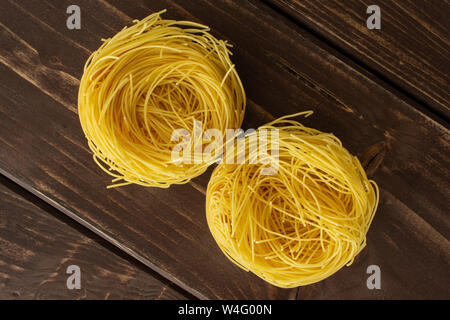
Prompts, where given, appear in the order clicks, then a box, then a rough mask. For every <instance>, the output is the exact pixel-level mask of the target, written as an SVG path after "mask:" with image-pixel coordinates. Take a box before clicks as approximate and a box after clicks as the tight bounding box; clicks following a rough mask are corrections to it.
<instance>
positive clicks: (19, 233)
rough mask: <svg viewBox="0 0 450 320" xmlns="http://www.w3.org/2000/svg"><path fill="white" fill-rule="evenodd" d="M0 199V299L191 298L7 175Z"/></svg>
mask: <svg viewBox="0 0 450 320" xmlns="http://www.w3.org/2000/svg"><path fill="white" fill-rule="evenodd" d="M0 197H1V199H2V206H1V208H0V248H1V250H0V299H164V300H165V299H186V298H187V296H185V295H183V294H182V293H179V292H178V291H176V290H175V289H174V288H172V285H171V284H170V282H168V281H167V280H166V279H161V277H160V276H158V275H155V274H154V273H150V272H149V270H148V268H145V267H144V266H142V265H140V264H139V263H137V262H131V261H130V258H129V257H128V256H126V255H124V254H123V253H122V252H121V251H120V250H118V249H116V248H114V247H112V246H111V244H109V243H107V242H106V241H105V240H103V239H101V238H100V237H98V236H95V235H93V234H92V232H90V231H88V232H86V231H85V230H80V226H79V225H78V224H77V223H75V222H74V221H71V219H69V218H67V217H65V216H64V214H63V213H61V212H59V211H57V210H56V209H55V208H53V207H51V206H49V205H48V204H46V203H45V202H43V201H42V200H40V199H39V198H36V197H35V196H33V195H30V194H29V193H28V192H26V191H24V190H21V188H20V187H18V186H17V185H16V184H14V183H12V182H11V181H7V179H6V178H4V177H0ZM61 216H62V217H61ZM81 229H83V228H81ZM70 265H77V266H79V267H80V272H81V278H80V279H81V281H80V284H81V288H80V289H72V290H69V289H68V288H67V286H66V281H67V278H68V277H69V274H67V273H66V271H67V268H68V267H69V266H70Z"/></svg>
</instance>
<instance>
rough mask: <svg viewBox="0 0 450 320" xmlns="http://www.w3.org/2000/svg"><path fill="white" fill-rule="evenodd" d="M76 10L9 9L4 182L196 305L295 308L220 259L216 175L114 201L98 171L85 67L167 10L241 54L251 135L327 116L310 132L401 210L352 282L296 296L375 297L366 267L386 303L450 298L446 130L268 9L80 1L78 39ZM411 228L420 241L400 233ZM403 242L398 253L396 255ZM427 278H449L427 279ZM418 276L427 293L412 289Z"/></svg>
mask: <svg viewBox="0 0 450 320" xmlns="http://www.w3.org/2000/svg"><path fill="white" fill-rule="evenodd" d="M69 4H71V3H70V1H48V2H40V3H39V4H38V3H36V2H34V1H23V2H20V3H19V4H17V3H15V2H12V1H11V2H9V1H8V2H2V4H1V6H2V10H0V33H1V34H0V41H1V46H0V77H1V79H2V81H1V84H0V120H1V121H0V170H1V171H2V172H3V173H4V174H6V175H8V176H9V177H10V178H11V179H14V180H15V181H16V182H17V183H19V184H21V185H22V186H24V187H25V188H27V190H30V191H31V192H33V193H35V194H37V195H38V196H40V197H41V198H43V199H45V201H47V202H49V203H50V204H52V205H53V206H55V207H56V208H58V209H59V210H61V211H63V212H64V213H66V214H67V215H69V216H70V217H72V218H73V219H75V220H76V221H78V222H79V223H81V224H83V225H85V226H86V227H88V228H90V229H91V230H93V231H94V232H96V233H97V234H99V235H101V236H102V237H104V238H105V239H107V240H108V241H110V242H112V243H113V244H114V245H116V246H117V247H119V248H120V249H122V250H124V251H125V252H127V253H128V254H130V255H132V256H134V257H135V258H137V259H138V260H140V261H141V262H143V263H144V264H146V265H147V266H149V267H151V268H152V269H153V270H155V271H157V272H158V273H160V274H161V275H163V276H164V277H167V278H168V279H169V280H171V281H174V282H175V283H177V284H178V285H180V286H181V287H183V288H184V289H186V290H188V291H189V292H191V293H192V294H194V295H196V296H197V297H200V298H231V299H233V298H252V299H261V298H266V299H267V298H269V299H271V298H278V299H285V298H293V297H295V296H296V295H297V290H295V289H294V290H282V289H278V288H275V287H273V286H271V285H268V284H266V283H264V282H263V281H262V280H260V279H258V278H257V277H255V276H253V275H251V274H248V273H245V272H243V271H241V270H240V269H238V268H237V267H235V266H234V265H232V264H231V263H230V262H229V261H227V260H226V258H225V257H224V256H223V255H222V254H221V252H220V251H219V249H218V248H217V246H216V245H215V243H214V241H213V239H212V238H211V236H210V234H209V231H208V228H207V226H206V219H205V216H204V191H205V187H206V182H207V178H208V174H205V175H204V176H202V177H200V178H199V179H196V180H195V181H194V182H192V183H191V184H187V185H182V186H173V187H171V188H170V189H168V190H160V189H154V188H142V187H138V186H128V187H125V188H119V189H114V190H106V189H105V186H106V185H107V184H108V182H109V177H107V176H105V174H103V172H102V171H101V170H99V169H98V168H97V167H96V165H95V164H94V162H93V161H92V159H91V155H90V152H89V150H88V148H87V145H86V141H85V139H84V137H83V134H82V132H81V128H80V125H79V122H78V118H77V115H76V97H77V89H78V79H79V78H80V77H81V74H82V67H83V64H84V62H85V60H86V59H87V57H88V55H89V53H90V52H91V51H92V50H95V49H96V48H97V47H98V46H99V45H100V39H101V38H105V37H109V36H111V35H113V34H114V33H115V32H117V31H119V30H120V29H121V28H122V27H123V25H125V24H128V23H130V21H131V20H132V19H135V18H138V19H139V18H143V17H144V16H146V15H148V14H150V13H152V12H154V11H156V10H160V9H163V8H167V9H168V13H167V14H166V16H167V17H168V18H172V19H184V20H194V21H199V22H201V23H204V24H207V25H209V26H211V27H212V30H213V33H214V34H215V35H217V36H218V37H220V38H225V39H227V40H229V41H230V42H231V43H233V44H234V48H233V53H234V55H233V62H234V63H235V64H236V67H237V70H238V72H239V74H240V76H241V78H242V80H243V83H244V86H245V89H246V92H247V94H248V97H249V100H248V102H249V108H248V111H247V113H246V117H245V122H244V129H247V128H250V127H255V126H257V125H260V124H263V123H265V122H267V121H268V120H270V119H273V118H274V117H278V116H282V115H285V114H289V113H294V112H298V111H301V110H307V109H311V110H314V112H315V115H314V116H312V117H310V118H308V119H306V120H304V121H303V122H304V123H305V124H306V125H309V126H313V127H316V128H317V129H320V130H323V131H327V132H334V133H335V134H336V135H337V136H338V137H340V138H341V139H342V141H343V143H344V145H345V146H346V147H347V148H348V149H349V150H350V151H351V152H352V153H354V154H357V155H359V156H360V157H361V158H362V160H363V161H364V163H365V164H366V167H367V168H368V169H370V173H371V174H373V177H374V178H375V180H376V181H377V182H378V183H379V185H380V186H381V188H382V194H381V197H382V199H383V201H387V200H386V199H390V201H391V202H392V203H395V205H394V206H393V205H384V204H383V205H382V206H381V207H380V210H379V212H378V213H377V216H376V218H375V222H374V226H375V227H374V230H371V231H370V232H369V246H368V248H367V249H365V250H364V251H363V253H362V254H361V257H360V258H358V260H357V262H356V263H355V264H354V265H353V266H351V267H349V268H346V269H344V270H343V271H342V272H345V276H341V274H344V273H342V272H341V273H339V274H336V275H335V276H333V277H330V278H329V279H326V280H325V281H323V282H322V283H321V284H318V285H317V286H308V287H303V288H301V289H300V290H298V295H297V296H298V297H299V298H311V299H315V298H339V297H341V296H345V295H346V293H345V291H346V290H347V289H346V288H345V286H344V285H343V283H345V282H343V281H342V279H343V278H341V277H345V281H348V283H353V284H354V287H355V288H356V287H357V286H359V287H358V288H356V289H354V290H353V289H351V288H350V289H349V291H348V294H347V295H348V296H353V297H355V298H358V297H367V298H370V297H372V296H371V295H373V294H374V293H373V292H367V291H364V290H367V288H365V287H364V285H365V281H366V278H367V275H366V274H364V273H363V272H359V271H358V270H363V269H365V268H366V267H367V265H368V264H378V265H380V266H381V268H382V272H383V277H385V278H384V279H386V280H387V282H388V283H390V284H389V285H388V284H387V283H386V287H385V288H386V290H387V291H381V292H377V293H375V296H373V297H375V298H388V297H403V296H405V293H404V292H405V290H406V291H407V292H410V293H411V294H409V293H407V294H409V297H416V298H418V297H420V295H419V294H417V292H415V291H414V290H415V289H414V285H416V284H417V283H421V285H422V290H423V292H424V294H427V295H434V296H442V295H447V297H448V296H449V294H448V292H446V291H445V289H443V287H437V288H435V286H434V285H433V284H434V283H439V282H441V283H444V282H443V280H445V279H441V277H443V276H447V278H448V276H449V271H448V270H449V256H450V252H449V250H448V239H449V235H450V232H449V230H450V224H449V220H448V212H447V211H448V210H447V207H448V202H449V200H450V196H449V193H448V190H449V189H450V183H449V181H450V173H449V171H448V168H449V158H448V154H449V151H450V150H449V149H450V148H449V145H450V144H449V140H450V138H449V133H448V130H447V129H446V128H444V127H443V126H442V125H440V124H439V123H438V122H436V121H434V120H432V119H430V118H429V117H427V116H426V115H425V114H423V113H421V112H420V111H418V109H417V108H416V107H415V106H412V105H411V104H409V103H407V102H406V101H405V100H403V99H401V98H399V97H398V96H396V95H395V94H394V93H395V90H391V88H389V87H386V86H385V85H384V84H382V83H380V81H378V80H377V79H376V77H374V76H373V75H371V74H369V73H367V72H366V71H365V70H363V69H362V68H360V67H359V66H357V65H355V64H353V63H352V62H351V61H348V60H347V59H345V57H342V56H340V55H339V54H338V53H336V52H335V50H333V49H332V48H330V47H329V46H327V45H326V44H325V43H322V42H321V41H318V40H317V39H315V38H314V37H312V36H311V35H310V34H308V33H307V32H305V31H304V30H303V29H301V28H299V27H298V26H297V25H296V24H294V23H292V22H291V21H289V20H288V19H285V18H283V17H282V16H279V15H277V13H276V12H275V11H273V10H272V9H271V8H269V7H267V6H266V5H264V4H262V3H261V2H259V1H245V2H233V1H181V0H179V1H123V0H120V1H119V0H117V1H114V0H111V1H109V2H105V1H99V2H93V1H79V3H78V4H79V5H80V7H81V8H82V16H83V18H82V19H83V20H82V29H81V30H77V31H70V30H67V29H66V28H65V18H66V15H65V9H66V8H67V6H68V5H69ZM55 12H58V13H61V14H55ZM30 30H33V32H30ZM24 93H26V94H24ZM383 203H384V202H383ZM392 217H395V218H397V219H399V220H398V222H397V224H396V225H397V226H399V227H397V228H389V227H390V226H391V221H392ZM416 222H420V223H416ZM377 226H378V227H377ZM404 226H407V227H408V228H409V229H407V230H408V232H409V234H411V235H413V236H412V237H413V238H414V241H412V240H411V239H410V238H409V237H407V236H405V235H404V234H401V233H400V232H401V231H402V228H403V227H404ZM390 232H392V233H393V234H390ZM386 234H387V235H388V236H390V238H388V237H387V236H386ZM391 239H395V241H398V243H395V244H396V245H395V246H393V245H391V242H390V241H391ZM417 243H420V244H423V245H422V246H418V245H417ZM428 248H433V250H431V251H430V252H432V256H433V257H434V258H435V259H427V260H424V261H423V263H422V264H421V265H420V266H419V267H417V268H411V261H412V260H413V259H415V258H416V257H418V256H419V257H420V256H421V255H422V254H427V253H428V252H427V250H428ZM416 250H417V251H416ZM424 251H425V252H424ZM374 252H375V253H376V254H374ZM403 252H406V253H405V254H403ZM414 252H417V253H414ZM392 257H395V258H396V260H392ZM436 257H438V258H436ZM389 259H390V260H389ZM393 261H395V264H394V263H393ZM391 262H392V264H391ZM358 266H359V268H360V269H358ZM384 266H387V267H384ZM423 268H429V269H430V270H438V269H439V270H441V271H440V272H435V273H434V274H431V275H424V274H423V273H421V272H420V271H421V270H423ZM411 274H413V275H414V276H415V278H416V282H409V280H408V279H409V277H410V276H411ZM430 277H431V278H432V279H433V281H429V278H430ZM356 284H357V285H356ZM320 286H324V288H325V289H326V290H320ZM318 288H319V289H318ZM328 288H329V289H328Z"/></svg>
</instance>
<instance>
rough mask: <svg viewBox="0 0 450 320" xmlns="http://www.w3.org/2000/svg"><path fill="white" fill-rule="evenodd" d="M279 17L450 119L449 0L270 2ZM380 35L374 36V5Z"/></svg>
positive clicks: (293, 0) (377, 31)
mask: <svg viewBox="0 0 450 320" xmlns="http://www.w3.org/2000/svg"><path fill="white" fill-rule="evenodd" d="M268 2H269V3H271V4H272V5H273V6H274V7H276V8H277V9H278V10H279V11H281V12H283V13H285V14H287V15H289V16H291V17H293V18H294V19H296V20H297V21H299V22H300V23H301V24H302V25H305V26H306V27H307V28H310V29H311V30H313V32H316V33H317V34H318V35H320V36H321V37H323V38H324V39H326V40H327V41H329V42H330V43H332V44H333V45H335V46H336V47H338V48H340V49H341V50H343V51H344V52H345V53H347V54H349V55H351V56H352V57H354V58H356V59H357V60H359V61H360V62H361V63H362V64H364V65H365V66H367V67H369V68H370V69H371V70H374V71H375V72H377V73H378V74H379V75H381V76H382V77H385V78H387V79H389V80H390V81H392V82H393V83H394V84H395V85H397V86H398V87H400V88H402V89H403V90H404V91H406V92H407V93H408V94H409V95H411V96H412V97H415V98H417V99H419V100H420V101H423V102H424V103H425V104H427V105H428V106H429V107H431V108H432V109H433V110H435V111H436V112H438V113H439V114H441V115H442V116H445V117H446V118H447V120H448V119H449V117H450V106H449V100H450V60H449V57H450V33H449V30H450V20H449V19H448V17H449V14H450V3H449V2H448V1H447V0H402V1H395V0H379V1H375V2H370V1H369V2H367V1H363V0H346V1H339V0H319V1H317V0H268ZM372 4H376V5H378V6H379V7H380V10H381V29H380V30H369V29H368V28H367V27H366V20H367V18H368V17H369V14H367V13H366V10H367V7H368V6H369V5H372Z"/></svg>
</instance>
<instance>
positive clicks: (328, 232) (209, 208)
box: [206, 113, 378, 288]
mask: <svg viewBox="0 0 450 320" xmlns="http://www.w3.org/2000/svg"><path fill="white" fill-rule="evenodd" d="M303 114H305V113H303ZM289 117H290V116H287V117H283V118H280V119H278V120H275V121H273V122H271V123H269V124H267V125H264V126H262V127H260V128H259V129H258V130H257V131H256V133H254V134H258V132H260V131H261V130H262V129H265V130H273V129H278V135H279V152H278V157H277V158H278V159H274V158H275V153H272V152H271V150H269V152H268V154H269V157H271V158H272V161H277V162H278V170H277V171H276V173H274V174H262V172H261V171H262V170H263V169H264V168H265V167H267V164H266V165H262V164H249V163H248V161H246V162H245V163H242V164H220V165H218V166H217V167H216V168H215V170H214V172H213V174H212V177H211V180H210V182H209V184H208V190H207V199H206V214H207V221H208V225H209V228H210V230H211V233H212V235H213V237H214V239H215V240H216V242H217V244H218V245H219V247H220V249H221V250H222V251H223V253H224V254H225V255H226V256H227V257H228V258H229V259H230V260H231V261H232V262H234V263H235V264H237V265H238V266H239V267H241V268H242V269H244V270H246V271H251V272H253V273H254V274H256V275H257V276H259V277H261V278H262V279H264V280H266V281H267V282H270V283H272V284H273V285H276V286H278V287H282V288H292V287H297V286H303V285H308V284H311V283H315V282H318V281H320V280H322V279H324V278H327V277H329V276H330V275H332V274H333V273H335V272H336V271H338V270H339V269H340V268H342V267H343V266H344V265H350V264H351V263H352V262H353V260H354V258H355V256H356V255H357V254H358V253H359V252H360V251H361V250H362V249H363V248H364V246H365V244H366V233H367V231H368V229H369V226H370V224H371V222H372V219H373V217H374V214H375V211H376V208H377V205H378V187H377V185H376V183H375V182H374V181H371V180H368V178H367V176H366V174H365V172H364V169H363V168H362V166H361V164H360V162H359V161H358V159H357V158H356V157H354V156H352V155H351V154H350V153H349V152H348V151H347V150H346V149H345V148H344V147H343V146H342V144H341V142H340V140H339V139H338V138H336V137H335V136H334V135H333V134H328V133H323V132H320V131H318V130H315V129H311V128H307V127H304V126H303V125H301V124H300V123H298V122H296V121H293V120H289V119H287V118H289ZM252 136H253V134H250V135H248V136H246V137H245V139H246V140H249V139H250V138H251V137H252ZM247 142H248V141H247ZM246 145H248V144H246ZM246 150H247V153H246V154H245V158H246V160H248V159H249V157H252V156H255V155H254V154H253V155H252V153H251V152H250V151H249V148H247V149H246ZM248 153H250V155H249V154H248Z"/></svg>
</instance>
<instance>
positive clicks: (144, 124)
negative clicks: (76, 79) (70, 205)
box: [78, 11, 245, 188]
mask: <svg viewBox="0 0 450 320" xmlns="http://www.w3.org/2000/svg"><path fill="white" fill-rule="evenodd" d="M162 12H164V11H162ZM162 12H158V13H155V14H152V15H150V16H148V17H147V18H145V19H143V20H141V21H134V25H132V26H131V27H129V28H127V27H125V28H124V29H123V30H122V31H120V32H119V33H117V34H116V35H115V36H114V37H112V38H110V39H106V40H104V43H103V45H102V46H101V47H100V48H99V49H98V50H97V51H95V52H94V53H93V54H92V55H91V57H90V58H89V59H88V61H87V62H86V65H85V68H84V74H83V77H82V79H81V83H80V89H79V96H78V113H79V117H80V121H81V125H82V128H83V131H84V133H85V135H86V137H87V139H88V142H89V147H90V148H91V150H92V151H93V153H94V160H95V161H96V162H97V163H98V164H99V165H100V166H101V167H102V169H103V170H105V171H106V172H107V173H109V174H111V175H112V176H114V177H115V178H114V180H113V185H112V186H120V185H125V184H130V183H136V184H140V185H144V186H157V187H163V188H166V187H169V186H170V185H171V184H180V183H186V182H188V181H189V180H190V179H192V178H194V177H196V176H198V175H200V174H202V173H203V172H204V171H205V170H206V168H207V167H208V165H210V164H211V162H205V161H203V162H201V163H190V164H186V163H182V164H180V163H174V161H173V159H172V156H171V152H172V149H173V148H174V146H175V145H176V144H177V143H179V141H176V140H175V141H172V140H173V139H172V138H173V136H172V134H173V132H174V130H176V129H186V130H187V132H190V133H191V132H193V131H194V126H195V125H194V123H195V122H197V123H198V124H200V128H201V132H199V136H200V137H202V134H203V132H204V131H206V130H208V129H211V128H214V129H218V130H221V131H222V132H224V131H225V130H226V129H235V128H239V127H240V126H241V123H242V120H243V116H244V111H245V93H244V89H243V87H242V83H241V81H240V79H239V76H238V74H237V73H236V70H235V68H234V65H233V64H232V63H231V61H230V55H231V52H230V50H229V47H230V45H229V44H227V43H226V42H225V41H222V40H218V39H216V38H215V37H213V36H212V35H211V34H210V33H209V32H208V31H209V29H208V27H206V26H203V25H200V24H197V23H194V22H189V21H174V20H163V19H161V17H160V14H161V13H162ZM197 142H198V141H197ZM189 143H191V144H192V145H194V143H195V141H194V139H191V140H190V142H189ZM202 143H203V142H201V144H202Z"/></svg>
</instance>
